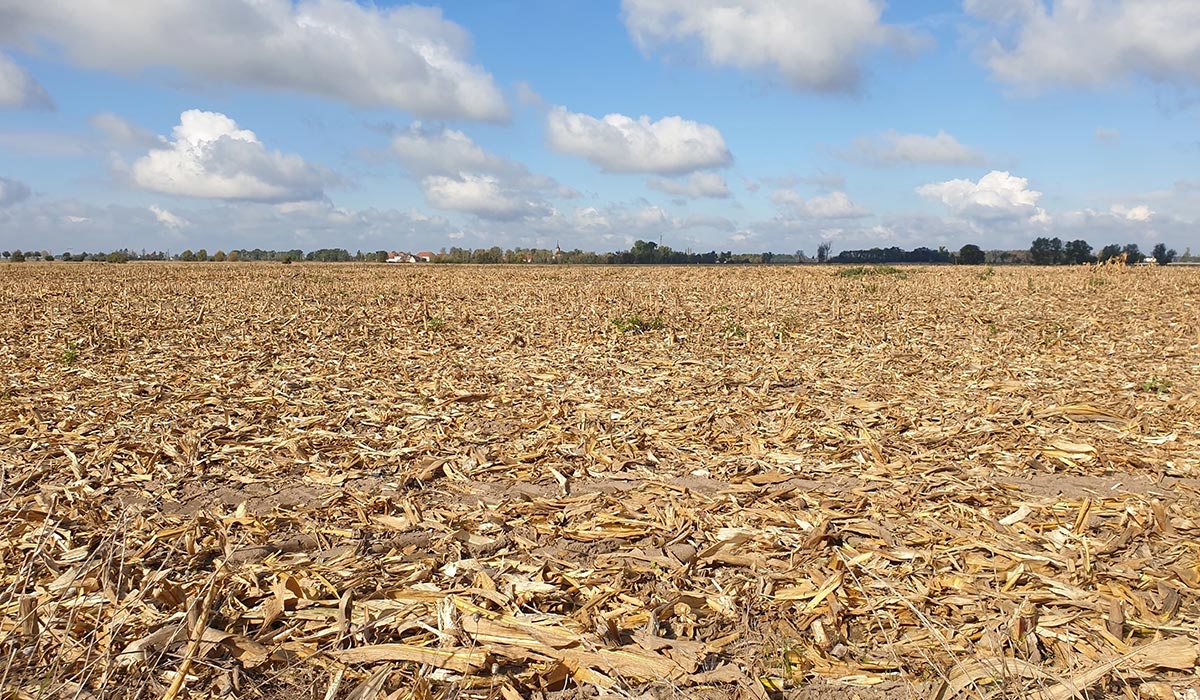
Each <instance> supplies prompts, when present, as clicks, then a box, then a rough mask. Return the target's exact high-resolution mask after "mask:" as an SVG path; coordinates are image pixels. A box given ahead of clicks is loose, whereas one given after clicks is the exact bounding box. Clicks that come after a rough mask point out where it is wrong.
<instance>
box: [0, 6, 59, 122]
mask: <svg viewBox="0 0 1200 700" xmlns="http://www.w3.org/2000/svg"><path fill="white" fill-rule="evenodd" d="M0 17H3V14H2V13H0ZM0 107H23V108H27V109H54V100H52V99H50V93H48V92H46V88H44V87H42V86H41V85H40V84H39V83H38V82H37V81H36V80H34V79H33V78H31V77H29V73H27V72H26V71H25V70H24V69H23V68H21V67H20V66H18V65H17V64H16V63H13V61H12V59H11V58H9V57H8V56H5V55H4V54H2V53H0Z"/></svg>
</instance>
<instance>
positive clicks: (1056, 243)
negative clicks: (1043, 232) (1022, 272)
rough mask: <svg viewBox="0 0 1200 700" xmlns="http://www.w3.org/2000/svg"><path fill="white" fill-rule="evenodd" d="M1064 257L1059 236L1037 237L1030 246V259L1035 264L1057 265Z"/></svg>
mask: <svg viewBox="0 0 1200 700" xmlns="http://www.w3.org/2000/svg"><path fill="white" fill-rule="evenodd" d="M1062 257H1063V247H1062V241H1061V240H1060V239H1058V238H1045V237H1043V238H1035V239H1034V241H1033V245H1031V246H1029V260H1030V262H1032V263H1033V264H1034V265H1057V264H1058V263H1059V262H1061V261H1062Z"/></svg>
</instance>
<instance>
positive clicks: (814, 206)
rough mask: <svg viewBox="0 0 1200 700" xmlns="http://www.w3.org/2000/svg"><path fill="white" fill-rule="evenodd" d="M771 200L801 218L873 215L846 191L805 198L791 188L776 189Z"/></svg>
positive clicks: (842, 217)
mask: <svg viewBox="0 0 1200 700" xmlns="http://www.w3.org/2000/svg"><path fill="white" fill-rule="evenodd" d="M771 201H772V202H775V203H776V204H778V205H779V206H780V207H782V208H783V209H784V210H785V211H786V212H787V213H788V214H789V215H791V216H793V217H797V218H801V219H861V218H864V217H867V216H871V210H870V209H868V208H866V207H864V206H862V205H860V204H856V203H855V202H854V201H852V200H851V199H850V197H849V196H847V195H846V193H845V192H830V193H828V194H822V195H818V196H816V197H813V198H812V199H807V200H806V199H805V198H804V197H802V196H800V194H799V193H798V192H796V191H795V190H791V189H784V190H776V191H775V192H774V194H772V195H771Z"/></svg>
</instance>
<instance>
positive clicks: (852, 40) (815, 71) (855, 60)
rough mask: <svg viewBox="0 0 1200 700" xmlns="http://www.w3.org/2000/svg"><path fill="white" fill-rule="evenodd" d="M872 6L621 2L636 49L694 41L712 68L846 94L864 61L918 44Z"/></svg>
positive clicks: (761, 0) (814, 1) (859, 0)
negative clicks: (887, 49)
mask: <svg viewBox="0 0 1200 700" xmlns="http://www.w3.org/2000/svg"><path fill="white" fill-rule="evenodd" d="M883 6H884V3H883V2H878V1H876V0H623V2H622V5H621V7H622V16H623V18H624V20H625V26H626V28H627V29H628V30H629V33H630V35H631V36H632V37H633V40H634V42H635V43H636V44H637V45H638V46H639V47H640V48H642V49H643V50H647V51H648V50H650V49H653V48H657V47H659V46H669V45H672V44H677V43H680V44H684V43H691V42H695V43H696V44H698V45H699V47H700V49H701V51H702V53H703V55H704V57H705V58H706V59H707V60H708V61H709V62H710V63H712V64H713V65H716V66H729V67H733V68H739V69H744V70H755V71H768V72H773V73H775V74H778V75H780V76H782V77H783V78H784V80H786V81H787V83H788V84H789V85H791V86H792V87H793V88H795V89H803V90H816V91H821V92H853V91H854V90H856V89H857V88H858V86H859V83H860V79H861V78H860V74H861V67H860V64H861V62H862V60H863V58H864V57H865V56H866V55H867V54H868V53H869V52H870V51H871V50H873V49H876V48H879V47H881V46H887V45H891V46H896V47H900V48H910V47H913V46H915V45H917V44H919V43H921V42H922V41H923V40H922V38H921V37H918V36H917V35H915V34H913V33H912V32H910V31H908V30H905V29H902V28H900V27H896V26H892V25H887V24H884V23H883V22H882V21H881V15H882V14H883Z"/></svg>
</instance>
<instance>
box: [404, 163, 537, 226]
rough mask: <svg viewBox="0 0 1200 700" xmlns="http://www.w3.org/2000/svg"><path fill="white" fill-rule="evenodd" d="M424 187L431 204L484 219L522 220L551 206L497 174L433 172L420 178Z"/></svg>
mask: <svg viewBox="0 0 1200 700" xmlns="http://www.w3.org/2000/svg"><path fill="white" fill-rule="evenodd" d="M421 189H422V190H423V191H424V192H425V200H426V201H427V202H429V204H430V205H431V206H434V207H437V208H438V209H451V210H454V211H465V212H469V213H471V214H475V215H476V216H479V217H481V218H485V219H498V220H503V221H509V220H514V219H521V218H526V217H530V216H535V215H538V214H540V213H543V212H545V211H546V210H547V208H548V207H547V205H546V204H545V203H544V202H541V201H539V200H537V199H531V198H529V197H528V196H527V193H526V192H523V191H522V190H521V189H519V188H515V187H512V186H509V185H507V184H506V183H504V182H503V181H502V180H500V178H497V177H496V176H494V175H477V174H472V173H461V174H459V175H458V176H455V177H447V176H445V175H430V176H428V177H425V178H422V179H421Z"/></svg>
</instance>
